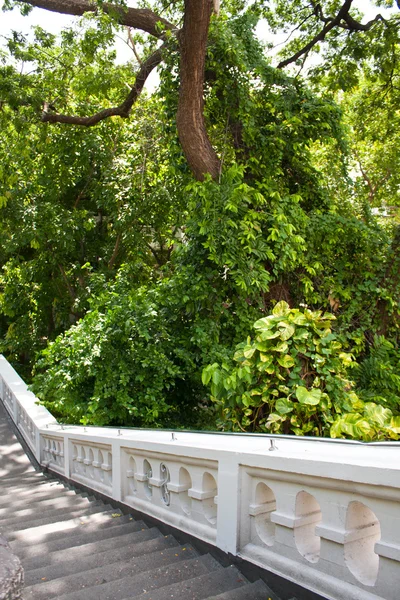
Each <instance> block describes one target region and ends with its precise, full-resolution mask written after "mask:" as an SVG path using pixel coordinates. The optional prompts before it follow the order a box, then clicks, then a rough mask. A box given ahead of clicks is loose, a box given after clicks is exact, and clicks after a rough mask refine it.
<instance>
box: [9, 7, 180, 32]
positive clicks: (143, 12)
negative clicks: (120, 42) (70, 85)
mask: <svg viewBox="0 0 400 600" xmlns="http://www.w3.org/2000/svg"><path fill="white" fill-rule="evenodd" d="M20 2H22V3H23V4H30V5H31V6H35V7H37V8H43V9H45V10H49V11H51V12H56V13H61V14H64V15H74V16H82V15H83V14H84V13H86V12H94V13H95V12H97V8H96V4H95V3H92V2H90V0H20ZM102 8H103V10H104V12H106V13H109V14H110V13H112V14H113V15H114V14H115V15H117V16H118V22H119V23H120V25H126V26H127V27H134V28H135V29H141V30H142V31H146V32H147V33H149V34H150V35H153V36H154V37H157V38H159V37H162V36H163V31H162V30H161V28H160V27H159V26H158V24H161V25H162V26H163V29H175V26H174V25H173V24H172V23H170V22H169V21H167V20H166V19H163V18H162V17H160V16H159V15H157V14H156V13H154V12H153V11H151V10H149V9H148V8H131V7H123V6H117V5H115V4H112V3H109V2H107V3H106V2H105V3H104V4H103V5H102Z"/></svg>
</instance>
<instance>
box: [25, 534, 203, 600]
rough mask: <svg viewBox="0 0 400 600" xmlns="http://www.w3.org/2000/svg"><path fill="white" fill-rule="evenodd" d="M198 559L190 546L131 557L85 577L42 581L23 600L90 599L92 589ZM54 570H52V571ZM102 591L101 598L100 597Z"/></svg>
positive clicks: (114, 584) (101, 567)
mask: <svg viewBox="0 0 400 600" xmlns="http://www.w3.org/2000/svg"><path fill="white" fill-rule="evenodd" d="M195 557H197V552H196V551H195V550H194V549H193V548H192V547H191V546H187V547H186V546H185V550H183V547H179V546H178V547H172V548H163V549H162V550H160V551H158V552H153V553H152V554H145V555H144V556H138V557H132V558H131V559H128V560H121V561H118V562H117V563H113V564H109V565H105V566H103V565H101V566H99V567H97V568H94V569H91V570H87V571H85V572H84V573H75V574H73V575H67V576H65V577H61V578H60V579H55V580H53V581H48V582H47V581H42V582H41V583H39V584H38V585H33V586H28V587H25V589H24V599H25V600H29V599H30V598H34V599H35V600H49V599H50V598H59V597H60V596H61V595H62V594H64V593H65V592H68V597H70V596H72V594H71V592H72V593H75V594H78V595H77V596H76V597H79V598H82V596H84V597H85V598H87V594H88V591H89V590H90V589H92V590H94V589H98V588H99V587H102V586H104V585H105V584H108V585H110V584H111V586H112V588H114V586H116V587H117V588H118V587H119V586H120V584H121V582H122V581H124V578H125V577H127V578H129V579H134V578H132V573H140V574H144V573H152V574H154V573H155V572H157V571H162V570H164V571H165V570H167V571H168V569H169V568H173V567H174V566H175V567H176V565H177V564H178V563H179V564H185V563H186V562H188V561H189V560H190V559H193V558H195ZM49 570H51V567H50V568H49ZM101 591H103V590H100V596H98V597H101Z"/></svg>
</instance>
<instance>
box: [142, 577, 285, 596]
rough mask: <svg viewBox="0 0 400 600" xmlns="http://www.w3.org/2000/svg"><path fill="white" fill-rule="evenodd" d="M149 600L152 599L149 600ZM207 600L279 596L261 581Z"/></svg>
mask: <svg viewBox="0 0 400 600" xmlns="http://www.w3.org/2000/svg"><path fill="white" fill-rule="evenodd" d="M147 600H152V599H151V598H147ZM207 600H277V596H276V595H275V594H274V593H273V592H272V590H270V588H269V587H268V586H267V585H266V584H265V583H264V582H263V581H261V579H259V580H258V581H256V582H255V583H248V584H247V585H244V586H243V587H239V588H235V589H234V590H229V591H228V592H222V594H218V595H217V596H208V597H207Z"/></svg>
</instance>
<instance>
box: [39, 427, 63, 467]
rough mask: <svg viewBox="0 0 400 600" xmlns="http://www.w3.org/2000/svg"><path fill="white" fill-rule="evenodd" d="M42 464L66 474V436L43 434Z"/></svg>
mask: <svg viewBox="0 0 400 600" xmlns="http://www.w3.org/2000/svg"><path fill="white" fill-rule="evenodd" d="M41 441H42V452H41V464H42V465H43V466H44V467H45V468H49V469H52V470H53V471H56V472H57V473H61V474H62V475H64V474H65V463H64V438H62V437H58V436H50V435H42V440H41Z"/></svg>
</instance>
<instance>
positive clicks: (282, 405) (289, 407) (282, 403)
mask: <svg viewBox="0 0 400 600" xmlns="http://www.w3.org/2000/svg"><path fill="white" fill-rule="evenodd" d="M293 408H294V406H293V402H291V401H290V400H288V399H287V398H279V400H277V401H276V404H275V410H276V411H277V412H278V413H279V414H280V415H287V414H288V413H291V412H292V411H293Z"/></svg>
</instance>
